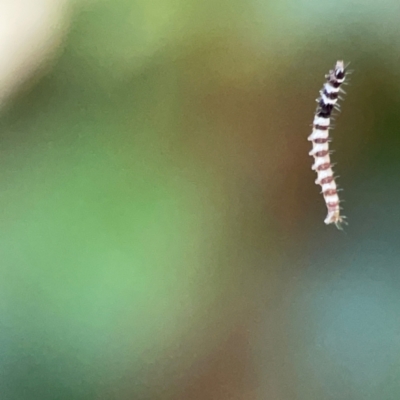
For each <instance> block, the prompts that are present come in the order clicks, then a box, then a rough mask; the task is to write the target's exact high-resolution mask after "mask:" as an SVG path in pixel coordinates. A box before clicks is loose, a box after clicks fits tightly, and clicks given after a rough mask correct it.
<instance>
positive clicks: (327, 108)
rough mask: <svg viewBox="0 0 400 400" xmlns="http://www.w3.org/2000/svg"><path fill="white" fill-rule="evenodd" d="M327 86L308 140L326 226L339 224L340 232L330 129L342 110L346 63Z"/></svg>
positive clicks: (331, 75)
mask: <svg viewBox="0 0 400 400" xmlns="http://www.w3.org/2000/svg"><path fill="white" fill-rule="evenodd" d="M325 78H326V82H325V83H324V87H323V88H322V90H321V91H320V97H319V98H318V99H317V102H318V106H317V110H316V112H315V116H314V121H313V130H312V133H311V135H310V136H309V137H308V140H309V141H311V142H312V146H313V147H312V150H311V151H310V153H309V154H310V155H311V156H313V157H314V164H313V166H312V167H311V168H312V169H313V170H314V171H316V173H317V179H316V181H315V183H316V184H317V185H321V188H322V194H323V196H324V200H325V204H326V207H327V209H328V215H327V216H326V218H325V221H324V222H325V224H335V225H336V227H337V228H338V229H342V224H343V223H346V222H345V221H344V218H346V217H344V216H343V215H340V210H341V207H340V200H339V196H338V193H337V192H338V188H337V185H336V181H335V176H334V175H333V171H332V163H331V159H330V154H331V151H330V150H329V142H330V141H331V139H330V137H329V128H330V122H331V114H332V111H333V110H334V109H339V105H338V104H336V103H337V100H338V98H340V97H339V93H344V91H343V89H341V88H340V86H341V85H342V84H343V82H344V80H345V78H346V67H345V65H344V62H343V61H337V62H336V65H335V68H334V69H333V70H330V71H329V73H328V74H327V75H325Z"/></svg>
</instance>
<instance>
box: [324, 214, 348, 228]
mask: <svg viewBox="0 0 400 400" xmlns="http://www.w3.org/2000/svg"><path fill="white" fill-rule="evenodd" d="M345 218H346V217H345V216H341V215H340V211H339V210H333V211H328V215H327V216H326V218H325V221H324V222H325V224H326V225H329V224H335V226H336V228H338V229H339V230H341V231H342V230H343V225H348V223H347V221H346V220H345Z"/></svg>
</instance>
